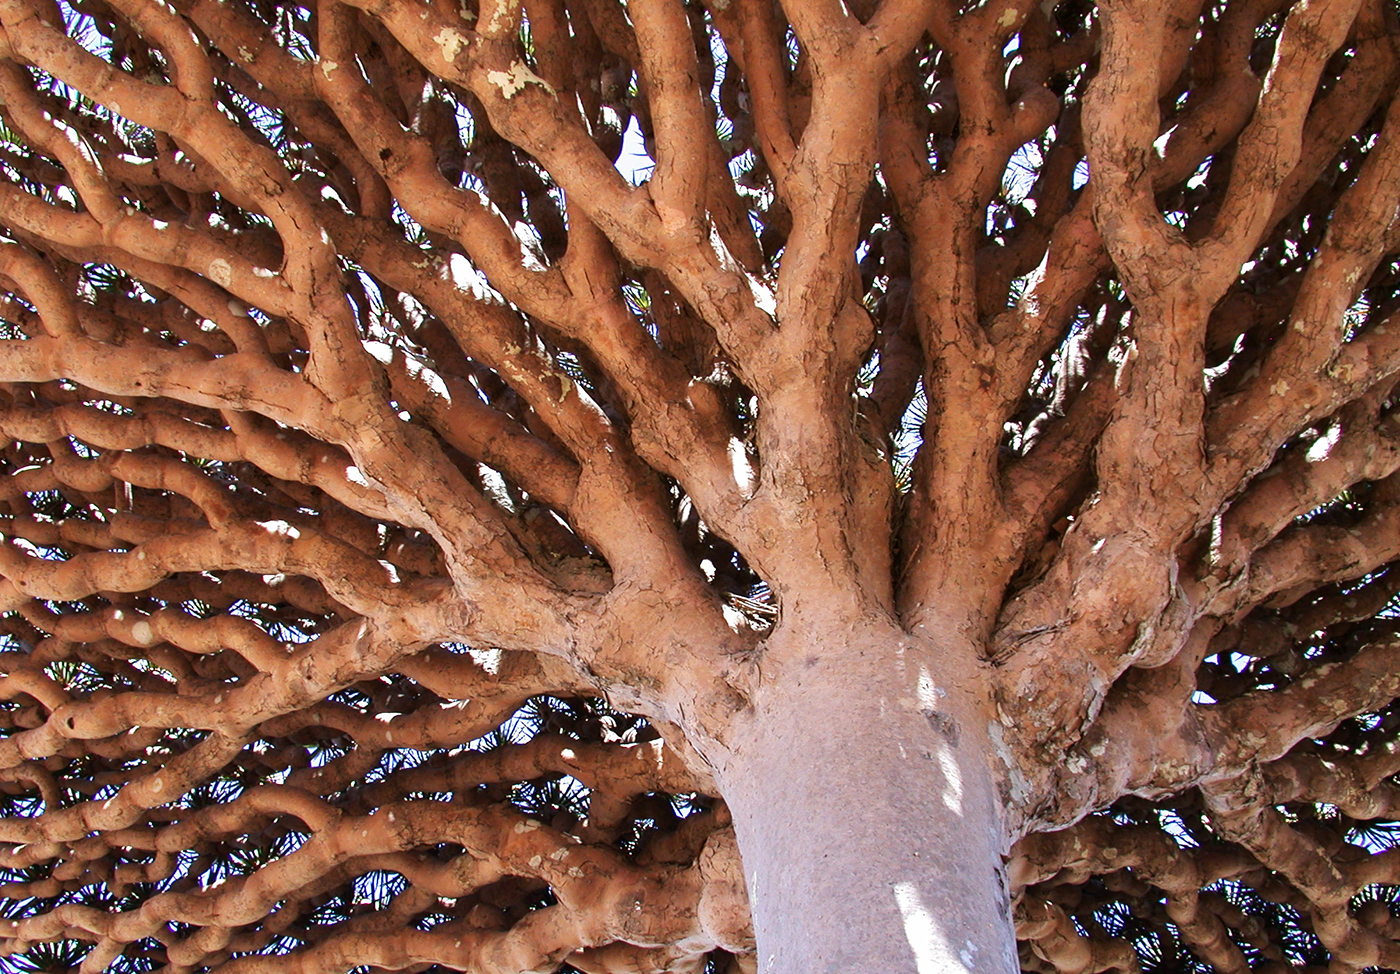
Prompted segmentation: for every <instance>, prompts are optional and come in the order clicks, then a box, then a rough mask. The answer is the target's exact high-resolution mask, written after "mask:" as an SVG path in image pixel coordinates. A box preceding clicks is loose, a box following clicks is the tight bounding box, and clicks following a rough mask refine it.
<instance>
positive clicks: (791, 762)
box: [720, 630, 1020, 974]
mask: <svg viewBox="0 0 1400 974" xmlns="http://www.w3.org/2000/svg"><path fill="white" fill-rule="evenodd" d="M885 633H886V635H884V636H883V637H879V634H877V638H871V637H870V636H869V634H866V635H865V636H862V637H857V638H852V637H851V635H850V634H849V633H843V634H839V638H828V639H822V640H818V641H814V642H811V643H809V645H808V648H807V649H806V650H805V651H804V652H801V653H792V652H785V653H782V654H781V657H782V658H781V660H779V659H777V658H775V657H777V656H778V654H774V655H773V656H770V657H769V658H768V665H766V666H765V667H764V669H765V672H764V673H763V680H762V683H763V689H762V691H761V692H760V693H759V694H758V695H757V696H756V698H755V701H754V702H755V709H754V711H753V712H752V714H751V715H749V721H751V722H746V725H745V726H744V728H743V732H742V735H741V736H739V737H738V738H733V739H731V750H730V752H729V755H728V759H727V761H726V762H725V764H724V766H723V767H722V768H721V769H720V773H721V777H722V780H721V782H720V784H721V787H722V789H723V793H724V795H725V800H726V802H727V803H728V805H729V808H730V810H731V811H732V813H733V816H734V824H735V830H736V834H737V837H738V841H739V848H740V852H741V854H742V857H743V863H744V875H745V881H746V883H747V884H748V891H749V898H750V904H751V907H752V910H753V920H754V932H755V935H756V937H757V943H758V954H757V967H758V972H759V974H825V972H832V974H906V972H907V974H952V972H977V974H1017V972H1019V971H1020V965H1019V963H1018V961H1017V956H1016V946H1015V936H1014V933H1013V928H1012V922H1011V917H1010V905H1009V901H1008V894H1007V886H1006V874H1005V871H1004V868H1003V865H1002V852H1003V847H1004V833H1003V831H1002V816H1001V815H1000V810H999V807H998V803H997V797H996V796H997V789H996V787H995V782H994V779H993V770H992V764H991V761H990V760H989V759H990V757H991V750H990V745H989V742H988V740H987V716H986V708H985V706H984V704H983V702H982V700H981V699H980V698H979V697H978V695H977V694H978V684H980V683H981V681H979V680H977V679H976V678H975V666H972V665H966V664H965V665H962V666H958V667H952V666H949V665H948V664H949V662H950V660H949V659H948V658H947V657H946V656H944V657H943V659H942V663H943V664H944V665H942V666H940V657H939V655H936V654H932V653H927V652H920V648H919V647H918V645H917V643H916V642H915V641H913V640H911V639H909V638H908V637H904V636H903V634H902V633H897V634H890V633H888V630H886V631H885ZM811 635H812V636H813V637H815V636H816V635H817V634H815V633H813V634H811ZM827 635H828V636H829V637H837V636H838V634H837V633H828V634H827ZM779 648H781V647H779ZM950 669H957V670H961V676H960V677H954V676H952V675H951V674H950V673H949V670H950ZM771 670H777V672H770V671H771Z"/></svg>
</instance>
